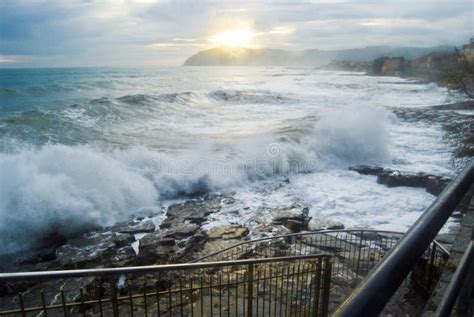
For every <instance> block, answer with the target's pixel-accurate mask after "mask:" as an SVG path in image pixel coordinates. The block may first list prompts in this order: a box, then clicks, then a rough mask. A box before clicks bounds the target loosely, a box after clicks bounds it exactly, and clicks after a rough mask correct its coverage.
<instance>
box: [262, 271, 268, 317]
mask: <svg viewBox="0 0 474 317" xmlns="http://www.w3.org/2000/svg"><path fill="white" fill-rule="evenodd" d="M265 295H267V268H266V267H265V266H264V267H263V303H262V316H265Z"/></svg>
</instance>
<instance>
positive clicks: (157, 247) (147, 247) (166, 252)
mask: <svg viewBox="0 0 474 317" xmlns="http://www.w3.org/2000/svg"><path fill="white" fill-rule="evenodd" d="M173 240H174V239H173ZM138 250H139V252H138V255H137V258H138V262H139V264H155V263H162V262H172V261H173V259H175V256H173V255H174V254H175V253H176V251H177V248H176V246H175V245H171V243H170V238H165V237H164V236H163V234H161V233H157V232H153V233H149V234H147V235H146V236H144V237H143V238H141V239H140V242H139V248H138Z"/></svg>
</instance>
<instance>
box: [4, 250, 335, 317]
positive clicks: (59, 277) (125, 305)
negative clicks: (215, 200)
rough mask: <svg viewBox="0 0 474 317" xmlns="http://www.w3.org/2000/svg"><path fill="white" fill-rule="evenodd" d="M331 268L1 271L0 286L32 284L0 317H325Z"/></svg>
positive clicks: (288, 261) (314, 264) (255, 265)
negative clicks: (70, 284) (4, 284)
mask: <svg viewBox="0 0 474 317" xmlns="http://www.w3.org/2000/svg"><path fill="white" fill-rule="evenodd" d="M331 265H332V263H331V257H330V256H328V255H301V256H289V257H275V258H266V259H252V260H235V261H221V262H207V263H185V264H173V265H155V266H143V267H127V268H109V269H87V270H70V271H45V272H27V273H6V274H0V283H18V282H24V281H31V280H35V281H36V285H35V286H34V287H32V288H29V289H28V291H26V292H24V293H19V294H18V295H17V296H13V297H11V298H10V301H3V302H2V305H0V316H124V315H129V316H134V315H136V316H229V317H230V316H327V314H328V302H329V290H330V276H331ZM65 280H72V281H73V283H72V285H73V287H70V286H68V287H67V286H65V285H66V284H65V282H64V281H65ZM55 285H56V286H58V289H57V290H56V291H52V290H51V289H52V287H53V286H55Z"/></svg>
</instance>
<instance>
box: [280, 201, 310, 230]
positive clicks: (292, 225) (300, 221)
mask: <svg viewBox="0 0 474 317" xmlns="http://www.w3.org/2000/svg"><path fill="white" fill-rule="evenodd" d="M308 212H309V210H308V208H301V207H299V206H291V207H283V208H277V209H275V210H274V217H273V221H272V222H273V224H274V225H283V226H285V227H286V228H288V229H290V230H291V232H300V231H302V230H305V229H307V228H308V223H309V220H310V219H311V218H310V217H308Z"/></svg>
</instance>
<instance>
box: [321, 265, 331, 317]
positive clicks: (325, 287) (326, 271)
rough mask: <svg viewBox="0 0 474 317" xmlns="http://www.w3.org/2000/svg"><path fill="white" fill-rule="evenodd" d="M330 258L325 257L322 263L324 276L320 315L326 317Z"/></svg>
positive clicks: (329, 283)
mask: <svg viewBox="0 0 474 317" xmlns="http://www.w3.org/2000/svg"><path fill="white" fill-rule="evenodd" d="M331 267H332V265H331V259H330V258H326V260H325V263H324V277H323V298H322V300H323V302H322V307H321V308H322V311H321V315H322V316H323V317H326V316H327V315H328V307H329V289H330V285H331Z"/></svg>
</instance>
